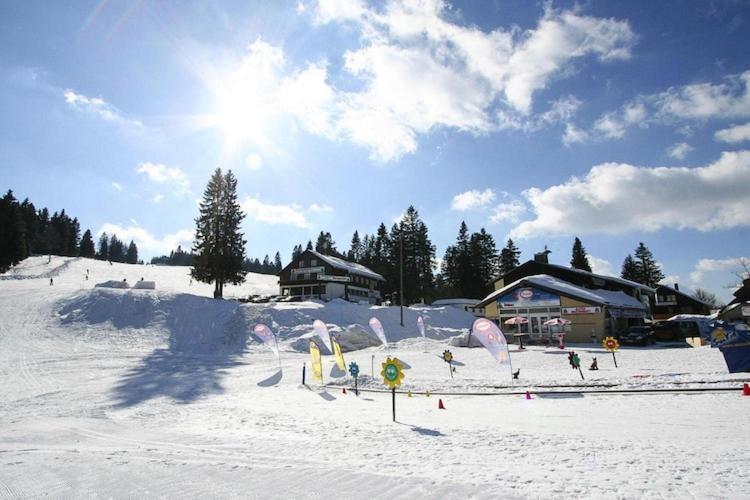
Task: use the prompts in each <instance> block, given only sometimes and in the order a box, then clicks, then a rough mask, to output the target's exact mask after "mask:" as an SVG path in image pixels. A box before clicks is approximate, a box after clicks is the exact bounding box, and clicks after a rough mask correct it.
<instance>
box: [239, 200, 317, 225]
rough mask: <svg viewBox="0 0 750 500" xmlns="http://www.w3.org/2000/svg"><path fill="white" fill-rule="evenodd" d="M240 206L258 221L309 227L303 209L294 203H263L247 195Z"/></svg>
mask: <svg viewBox="0 0 750 500" xmlns="http://www.w3.org/2000/svg"><path fill="white" fill-rule="evenodd" d="M240 206H241V207H242V210H243V211H244V212H245V214H246V215H247V216H248V217H249V218H251V219H253V220H256V221H258V222H265V223H266V224H282V225H291V226H297V227H301V228H307V227H310V224H309V222H308V221H307V217H306V216H305V212H304V210H303V209H302V207H300V206H299V205H296V204H292V205H283V204H272V203H263V202H262V201H261V200H260V199H259V198H252V197H250V196H247V197H246V198H245V200H244V201H243V202H242V203H241V204H240Z"/></svg>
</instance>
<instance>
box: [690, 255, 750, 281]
mask: <svg viewBox="0 0 750 500" xmlns="http://www.w3.org/2000/svg"><path fill="white" fill-rule="evenodd" d="M743 258H744V259H747V257H732V258H729V259H700V260H699V261H698V263H697V264H696V265H695V269H694V270H693V272H691V273H690V283H692V284H693V286H702V283H703V278H704V275H705V274H706V273H710V272H718V271H723V272H729V271H734V270H737V269H739V268H740V264H739V262H740V260H741V259H743Z"/></svg>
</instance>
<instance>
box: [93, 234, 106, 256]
mask: <svg viewBox="0 0 750 500" xmlns="http://www.w3.org/2000/svg"><path fill="white" fill-rule="evenodd" d="M96 258H97V259H99V260H109V237H107V233H102V235H101V236H99V250H97V252H96Z"/></svg>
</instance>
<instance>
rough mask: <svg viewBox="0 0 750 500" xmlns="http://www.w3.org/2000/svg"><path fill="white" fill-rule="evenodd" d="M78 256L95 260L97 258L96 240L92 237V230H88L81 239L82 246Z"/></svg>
mask: <svg viewBox="0 0 750 500" xmlns="http://www.w3.org/2000/svg"><path fill="white" fill-rule="evenodd" d="M78 255H80V256H81V257H87V258H89V259H93V258H94V257H95V256H96V249H95V248H94V238H93V237H92V236H91V230H90V229H87V230H86V232H85V233H83V237H82V238H81V244H80V246H79V248H78Z"/></svg>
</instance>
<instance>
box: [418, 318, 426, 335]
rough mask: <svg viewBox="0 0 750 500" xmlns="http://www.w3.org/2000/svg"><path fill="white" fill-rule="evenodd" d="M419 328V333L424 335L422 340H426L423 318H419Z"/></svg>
mask: <svg viewBox="0 0 750 500" xmlns="http://www.w3.org/2000/svg"><path fill="white" fill-rule="evenodd" d="M417 327H418V328H419V333H421V334H422V338H425V330H424V319H422V316H417Z"/></svg>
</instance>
